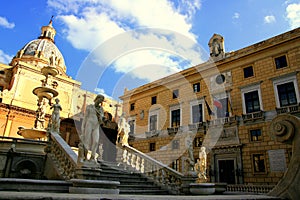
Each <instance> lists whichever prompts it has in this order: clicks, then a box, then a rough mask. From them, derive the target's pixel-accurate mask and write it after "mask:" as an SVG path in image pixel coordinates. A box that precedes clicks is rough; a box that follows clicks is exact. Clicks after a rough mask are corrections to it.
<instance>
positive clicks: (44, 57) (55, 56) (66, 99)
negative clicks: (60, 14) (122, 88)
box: [0, 20, 121, 146]
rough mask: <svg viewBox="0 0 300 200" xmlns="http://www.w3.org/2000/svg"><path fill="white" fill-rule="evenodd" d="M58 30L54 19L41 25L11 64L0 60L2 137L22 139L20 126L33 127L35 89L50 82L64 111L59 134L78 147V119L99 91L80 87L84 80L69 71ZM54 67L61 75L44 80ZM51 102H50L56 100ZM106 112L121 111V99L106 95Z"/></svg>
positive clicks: (48, 109) (114, 113) (0, 120)
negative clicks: (58, 42) (58, 41)
mask: <svg viewBox="0 0 300 200" xmlns="http://www.w3.org/2000/svg"><path fill="white" fill-rule="evenodd" d="M55 34H56V31H55V29H54V28H53V26H52V20H51V21H50V23H49V24H48V25H47V26H43V27H42V28H41V34H40V36H39V37H38V38H37V39H34V40H32V41H30V42H28V43H27V44H25V45H24V47H23V48H21V49H20V50H19V51H18V52H17V54H16V56H15V57H14V58H13V59H12V60H11V62H10V64H9V65H6V64H3V63H0V90H1V93H0V94H1V96H0V101H1V103H0V132H1V136H5V137H16V138H22V137H21V136H20V135H18V134H17V132H18V128H19V127H24V128H32V127H33V125H34V121H35V118H36V114H37V107H38V106H37V100H38V99H37V96H36V95H35V94H34V92H33V89H34V88H36V87H39V86H41V84H43V83H44V82H48V83H49V84H48V85H49V87H50V88H52V89H55V90H56V91H57V94H58V96H57V97H55V98H58V99H59V100H60V105H61V107H62V111H61V112H60V117H61V125H60V133H61V135H62V137H63V138H64V139H65V140H66V141H67V143H69V144H70V145H71V146H77V145H78V143H79V138H78V135H77V130H76V126H75V125H76V122H80V120H81V119H82V117H83V116H82V115H83V111H84V109H85V107H86V105H88V104H93V101H94V98H95V97H96V95H97V94H94V93H92V92H89V91H86V90H83V89H81V88H80V86H81V83H80V82H79V81H76V80H74V79H72V77H70V76H68V75H67V74H66V70H67V69H66V66H65V62H64V57H63V55H62V54H61V52H60V51H59V49H58V48H57V46H56V45H55V41H54V37H55ZM45 66H52V67H55V68H56V69H57V71H58V75H57V76H55V77H53V76H51V77H50V76H49V77H47V78H46V80H45V76H44V75H43V74H42V72H41V69H42V68H43V67H45ZM55 98H53V102H50V104H53V103H54V99H55ZM102 106H103V108H104V110H105V111H107V112H109V113H110V114H111V116H112V117H114V118H115V117H117V116H118V115H120V113H121V108H119V107H120V106H119V105H118V102H117V101H115V100H113V99H110V98H105V102H104V103H103V105H102ZM51 113H52V110H51V109H50V106H48V107H46V116H45V120H46V122H45V127H46V126H47V124H48V122H49V119H50V118H51Z"/></svg>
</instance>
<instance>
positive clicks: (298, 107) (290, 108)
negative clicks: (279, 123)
mask: <svg viewBox="0 0 300 200" xmlns="http://www.w3.org/2000/svg"><path fill="white" fill-rule="evenodd" d="M276 112H277V114H283V113H298V112H300V104H298V105H291V106H285V107H281V108H276Z"/></svg>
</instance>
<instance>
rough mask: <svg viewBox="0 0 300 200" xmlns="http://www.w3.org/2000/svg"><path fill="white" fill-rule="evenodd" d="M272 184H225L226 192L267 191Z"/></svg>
mask: <svg viewBox="0 0 300 200" xmlns="http://www.w3.org/2000/svg"><path fill="white" fill-rule="evenodd" d="M273 188H274V185H227V191H228V192H251V193H268V192H270V191H271V190H272V189H273Z"/></svg>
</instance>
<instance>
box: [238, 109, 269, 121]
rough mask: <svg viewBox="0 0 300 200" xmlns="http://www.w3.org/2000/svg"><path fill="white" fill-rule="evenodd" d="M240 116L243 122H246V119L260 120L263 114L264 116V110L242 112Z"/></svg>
mask: <svg viewBox="0 0 300 200" xmlns="http://www.w3.org/2000/svg"><path fill="white" fill-rule="evenodd" d="M242 118H243V120H244V122H248V121H255V120H262V119H264V118H265V116H264V111H258V112H252V113H247V114H243V115H242Z"/></svg>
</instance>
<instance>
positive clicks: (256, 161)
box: [252, 153, 266, 173]
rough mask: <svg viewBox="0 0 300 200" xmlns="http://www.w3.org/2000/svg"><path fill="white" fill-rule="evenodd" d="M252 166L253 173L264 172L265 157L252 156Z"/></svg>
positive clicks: (259, 154) (261, 155)
mask: <svg viewBox="0 0 300 200" xmlns="http://www.w3.org/2000/svg"><path fill="white" fill-rule="evenodd" d="M252 164H253V172H254V173H265V172H266V164H265V155H264V154H263V153H255V154H252Z"/></svg>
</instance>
